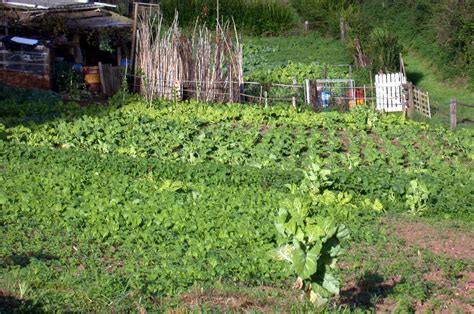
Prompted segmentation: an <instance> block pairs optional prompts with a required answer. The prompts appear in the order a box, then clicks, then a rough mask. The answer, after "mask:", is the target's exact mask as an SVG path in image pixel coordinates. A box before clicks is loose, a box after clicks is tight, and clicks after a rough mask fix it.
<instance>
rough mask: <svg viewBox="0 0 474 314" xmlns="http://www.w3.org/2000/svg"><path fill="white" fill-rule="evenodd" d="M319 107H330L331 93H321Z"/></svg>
mask: <svg viewBox="0 0 474 314" xmlns="http://www.w3.org/2000/svg"><path fill="white" fill-rule="evenodd" d="M320 103H321V106H322V107H323V108H329V106H330V105H331V92H330V91H327V90H324V91H322V92H321V102H320Z"/></svg>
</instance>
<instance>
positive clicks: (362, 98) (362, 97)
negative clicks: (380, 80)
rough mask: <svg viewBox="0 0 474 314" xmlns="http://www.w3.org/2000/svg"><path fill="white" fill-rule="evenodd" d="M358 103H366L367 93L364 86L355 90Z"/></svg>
mask: <svg viewBox="0 0 474 314" xmlns="http://www.w3.org/2000/svg"><path fill="white" fill-rule="evenodd" d="M355 96H356V104H357V105H364V104H365V94H364V89H363V88H356V90H355Z"/></svg>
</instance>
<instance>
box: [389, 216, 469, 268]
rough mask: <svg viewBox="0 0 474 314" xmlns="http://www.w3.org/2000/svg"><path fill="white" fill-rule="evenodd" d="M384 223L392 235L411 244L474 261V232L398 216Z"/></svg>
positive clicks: (436, 252)
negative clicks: (403, 218) (408, 219)
mask: <svg viewBox="0 0 474 314" xmlns="http://www.w3.org/2000/svg"><path fill="white" fill-rule="evenodd" d="M384 223H385V224H386V225H387V227H388V229H389V230H390V233H391V234H392V235H394V236H396V237H397V238H399V239H402V240H404V241H406V243H407V244H408V245H410V246H417V247H421V248H423V249H427V250H430V251H432V252H433V253H435V254H439V255H444V256H448V257H451V258H454V259H465V260H469V261H474V233H472V232H466V231H460V230H454V229H451V228H446V227H440V226H432V225H428V224H426V223H423V222H414V221H407V220H401V219H398V218H394V219H390V220H385V221H384Z"/></svg>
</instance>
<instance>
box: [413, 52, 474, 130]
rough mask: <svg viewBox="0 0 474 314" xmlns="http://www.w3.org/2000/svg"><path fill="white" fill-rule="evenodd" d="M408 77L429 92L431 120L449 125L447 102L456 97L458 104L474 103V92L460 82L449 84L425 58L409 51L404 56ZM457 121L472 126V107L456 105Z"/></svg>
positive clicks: (473, 112) (473, 111)
mask: <svg viewBox="0 0 474 314" xmlns="http://www.w3.org/2000/svg"><path fill="white" fill-rule="evenodd" d="M404 59H405V63H406V69H407V74H408V78H409V79H410V80H411V81H412V82H413V83H414V84H415V85H417V86H419V87H421V88H423V89H425V90H427V91H428V92H429V94H430V101H431V106H432V110H433V111H434V115H433V122H435V123H441V124H443V125H444V126H448V125H449V103H450V100H451V98H456V99H457V101H458V104H469V105H474V92H472V91H470V90H469V89H468V88H467V87H466V86H465V85H462V83H457V82H454V83H452V84H449V83H448V82H445V81H443V80H442V79H441V78H440V75H439V73H437V71H436V70H435V69H434V68H433V65H432V64H430V63H429V62H428V61H427V60H425V59H423V58H422V57H420V56H419V55H418V54H416V53H415V52H412V51H410V52H409V53H408V54H406V55H405V56H404ZM457 116H458V123H459V124H460V126H461V127H473V123H474V108H469V107H463V106H458V107H457Z"/></svg>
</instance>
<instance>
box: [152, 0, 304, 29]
mask: <svg viewBox="0 0 474 314" xmlns="http://www.w3.org/2000/svg"><path fill="white" fill-rule="evenodd" d="M161 7H162V11H163V14H164V16H165V18H172V17H173V16H174V12H175V10H177V11H178V12H179V19H180V24H181V25H188V26H192V25H194V23H195V22H196V19H199V20H200V21H203V22H205V23H206V24H208V25H214V24H215V21H216V18H217V14H218V12H217V5H216V1H211V0H163V1H162V2H161ZM219 17H220V18H222V19H224V20H227V19H234V20H235V23H236V25H237V27H238V28H239V30H242V31H244V32H246V33H251V34H264V33H265V34H278V33H283V32H285V31H288V30H290V29H292V28H293V27H294V26H295V24H296V21H297V20H298V14H297V13H296V11H295V10H294V8H293V7H292V6H291V5H289V4H287V3H286V2H284V1H280V0H220V1H219Z"/></svg>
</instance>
